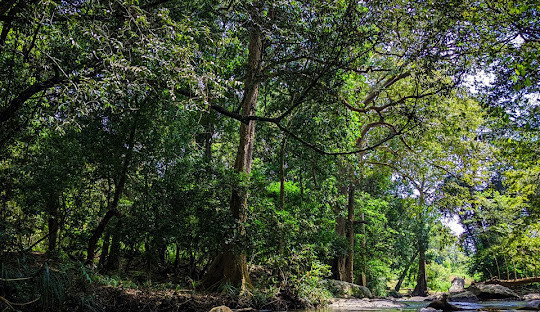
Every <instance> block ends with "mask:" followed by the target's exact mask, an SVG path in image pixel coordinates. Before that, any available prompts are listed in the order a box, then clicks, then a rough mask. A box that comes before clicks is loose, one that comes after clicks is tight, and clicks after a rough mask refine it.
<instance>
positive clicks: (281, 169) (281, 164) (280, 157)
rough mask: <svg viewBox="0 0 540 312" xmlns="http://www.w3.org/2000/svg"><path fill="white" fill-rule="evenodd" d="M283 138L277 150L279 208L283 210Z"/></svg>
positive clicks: (284, 141)
mask: <svg viewBox="0 0 540 312" xmlns="http://www.w3.org/2000/svg"><path fill="white" fill-rule="evenodd" d="M286 142H287V141H286V140H285V137H283V138H282V139H281V146H280V150H279V167H280V170H279V208H280V209H281V210H284V209H285V143H286Z"/></svg>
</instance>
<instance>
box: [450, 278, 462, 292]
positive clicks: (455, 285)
mask: <svg viewBox="0 0 540 312" xmlns="http://www.w3.org/2000/svg"><path fill="white" fill-rule="evenodd" d="M463 291H465V280H464V279H463V278H461V277H455V278H454V279H453V280H452V286H450V289H449V290H448V292H450V293H460V292H463Z"/></svg>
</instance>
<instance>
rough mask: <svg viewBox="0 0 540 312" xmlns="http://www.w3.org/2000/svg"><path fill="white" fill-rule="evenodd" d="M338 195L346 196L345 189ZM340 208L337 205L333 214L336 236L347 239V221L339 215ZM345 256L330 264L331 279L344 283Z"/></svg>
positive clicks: (339, 256)
mask: <svg viewBox="0 0 540 312" xmlns="http://www.w3.org/2000/svg"><path fill="white" fill-rule="evenodd" d="M339 192H340V194H347V189H346V187H341V188H340V191H339ZM341 211H342V207H341V206H340V205H338V206H337V207H336V208H335V209H334V212H335V214H336V216H337V217H336V234H337V235H338V236H340V237H344V238H346V237H347V220H345V217H343V216H342V215H341ZM347 254H348V252H347V253H346V254H343V255H338V256H336V257H335V258H334V261H333V263H332V278H333V279H336V280H340V281H345V279H346V277H345V276H346V263H347Z"/></svg>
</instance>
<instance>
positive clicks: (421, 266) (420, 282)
mask: <svg viewBox="0 0 540 312" xmlns="http://www.w3.org/2000/svg"><path fill="white" fill-rule="evenodd" d="M419 256H420V257H419V258H418V276H417V279H416V287H414V290H413V293H412V295H413V296H421V297H426V296H427V295H428V289H427V278H426V251H425V249H424V248H423V247H421V248H420V250H419Z"/></svg>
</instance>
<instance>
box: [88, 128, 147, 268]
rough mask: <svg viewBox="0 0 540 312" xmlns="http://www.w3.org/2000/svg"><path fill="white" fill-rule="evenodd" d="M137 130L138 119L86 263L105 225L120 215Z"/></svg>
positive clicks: (92, 237) (93, 252) (91, 260)
mask: <svg viewBox="0 0 540 312" xmlns="http://www.w3.org/2000/svg"><path fill="white" fill-rule="evenodd" d="M136 130H137V119H135V122H134V123H133V127H132V128H131V132H130V134H129V139H128V149H127V151H126V156H125V157H124V163H123V164H122V171H121V172H120V176H119V178H118V180H117V181H118V183H115V186H116V187H115V190H114V198H113V201H112V203H111V205H110V207H109V209H108V210H107V213H106V214H105V216H104V217H103V219H101V221H100V222H99V224H98V226H97V227H96V229H95V230H94V232H93V233H92V236H91V237H90V240H89V241H88V248H87V251H86V263H87V264H90V263H92V262H93V261H94V256H95V251H96V246H97V243H98V241H99V239H100V238H101V236H102V235H103V231H105V227H106V226H107V224H108V223H109V221H110V220H111V219H112V217H114V216H119V215H120V212H119V211H118V202H119V201H120V197H121V196H122V192H123V191H124V185H125V184H126V178H127V173H128V169H129V165H130V162H131V156H132V154H133V143H134V140H135V132H136Z"/></svg>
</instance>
